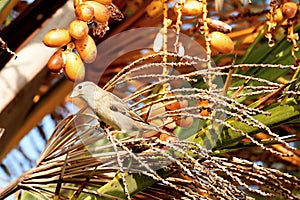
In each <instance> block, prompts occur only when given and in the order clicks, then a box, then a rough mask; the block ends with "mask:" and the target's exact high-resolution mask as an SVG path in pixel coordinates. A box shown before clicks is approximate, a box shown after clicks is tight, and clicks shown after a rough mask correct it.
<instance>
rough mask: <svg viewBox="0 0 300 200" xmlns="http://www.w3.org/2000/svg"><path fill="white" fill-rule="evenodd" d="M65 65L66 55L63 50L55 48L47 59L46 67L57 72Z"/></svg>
mask: <svg viewBox="0 0 300 200" xmlns="http://www.w3.org/2000/svg"><path fill="white" fill-rule="evenodd" d="M65 65H66V56H65V54H64V51H63V50H61V49H59V50H57V51H56V52H55V53H54V54H53V55H52V56H51V57H50V59H49V60H48V64H47V66H48V69H49V70H50V71H51V72H54V73H59V72H61V70H62V69H63V68H64V67H65Z"/></svg>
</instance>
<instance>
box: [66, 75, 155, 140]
mask: <svg viewBox="0 0 300 200" xmlns="http://www.w3.org/2000/svg"><path fill="white" fill-rule="evenodd" d="M70 97H71V98H76V97H77V98H78V97H79V98H81V99H83V100H84V101H85V102H86V103H87V104H88V106H89V107H90V108H91V109H92V110H93V111H94V113H95V114H96V115H97V116H98V118H99V119H100V121H102V122H104V123H105V124H106V125H109V126H111V127H112V128H114V129H115V130H118V131H122V132H124V133H133V132H138V136H141V134H143V133H144V132H146V131H153V130H154V131H156V133H157V132H159V131H160V129H159V128H158V127H156V126H154V125H151V124H148V123H147V122H145V121H144V120H143V119H142V118H141V117H140V116H139V115H138V114H137V113H135V112H134V111H132V110H131V109H130V108H129V106H128V105H127V104H126V103H125V102H124V101H123V100H122V99H120V98H119V97H118V96H116V95H114V94H113V93H111V92H108V91H106V90H103V89H102V88H101V87H99V86H98V85H96V84H95V83H94V82H90V81H84V82H81V83H79V84H77V85H76V86H75V88H74V89H73V91H72V93H71V95H70Z"/></svg>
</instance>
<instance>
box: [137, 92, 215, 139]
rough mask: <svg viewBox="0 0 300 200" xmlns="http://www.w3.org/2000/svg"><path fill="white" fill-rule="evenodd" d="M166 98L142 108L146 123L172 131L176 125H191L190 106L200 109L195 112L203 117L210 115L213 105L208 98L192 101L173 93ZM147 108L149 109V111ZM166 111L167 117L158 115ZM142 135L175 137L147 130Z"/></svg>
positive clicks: (184, 126) (162, 137)
mask: <svg viewBox="0 0 300 200" xmlns="http://www.w3.org/2000/svg"><path fill="white" fill-rule="evenodd" d="M166 98H167V99H168V100H164V101H163V102H159V103H155V104H153V105H151V106H150V108H149V107H148V108H143V109H142V113H143V117H144V118H147V119H148V120H147V122H148V123H150V124H152V125H155V126H158V127H164V129H166V130H168V131H169V132H173V131H174V130H175V128H176V127H181V128H190V127H191V126H192V124H193V123H194V122H195V120H194V117H193V116H191V115H190V113H189V112H188V110H191V109H190V108H192V107H193V108H194V109H195V110H200V111H199V112H197V114H198V115H200V116H199V118H201V117H203V118H205V117H208V116H209V115H210V113H211V109H212V106H213V105H212V103H211V102H210V101H209V100H204V99H199V100H197V101H194V102H189V101H188V99H182V95H177V94H175V93H170V94H167V95H166ZM196 108H197V109H196ZM148 109H150V112H149V110H148ZM166 113H168V115H169V116H168V117H165V118H161V117H158V116H162V115H165V114H166ZM194 114H195V113H194ZM143 136H144V137H152V136H157V137H159V138H160V139H161V140H163V141H167V140H171V141H172V140H173V139H175V138H173V137H172V136H170V135H167V134H165V133H159V132H157V131H149V132H147V133H145V134H144V135H143Z"/></svg>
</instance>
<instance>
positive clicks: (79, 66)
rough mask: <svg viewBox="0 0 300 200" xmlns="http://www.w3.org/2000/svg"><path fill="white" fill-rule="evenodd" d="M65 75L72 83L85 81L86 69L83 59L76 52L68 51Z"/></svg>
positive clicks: (66, 53)
mask: <svg viewBox="0 0 300 200" xmlns="http://www.w3.org/2000/svg"><path fill="white" fill-rule="evenodd" d="M65 55H66V65H65V68H64V70H65V74H66V76H67V78H68V79H70V80H71V81H75V80H83V79H84V76H85V68H84V65H83V62H82V60H81V58H80V57H79V56H78V55H77V54H76V53H74V52H70V51H66V52H65Z"/></svg>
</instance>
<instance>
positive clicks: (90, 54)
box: [74, 35, 97, 63]
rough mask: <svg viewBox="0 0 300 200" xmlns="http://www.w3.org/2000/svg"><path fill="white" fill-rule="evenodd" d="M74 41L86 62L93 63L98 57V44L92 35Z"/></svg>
mask: <svg viewBox="0 0 300 200" xmlns="http://www.w3.org/2000/svg"><path fill="white" fill-rule="evenodd" d="M74 43H75V48H76V50H77V51H78V53H79V55H80V57H81V58H82V60H83V61H84V62H86V63H91V62H93V61H94V60H95V59H96V56H97V46H96V44H95V41H94V40H93V38H92V37H91V36H90V35H87V36H86V37H84V38H83V39H81V40H75V42H74Z"/></svg>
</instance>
